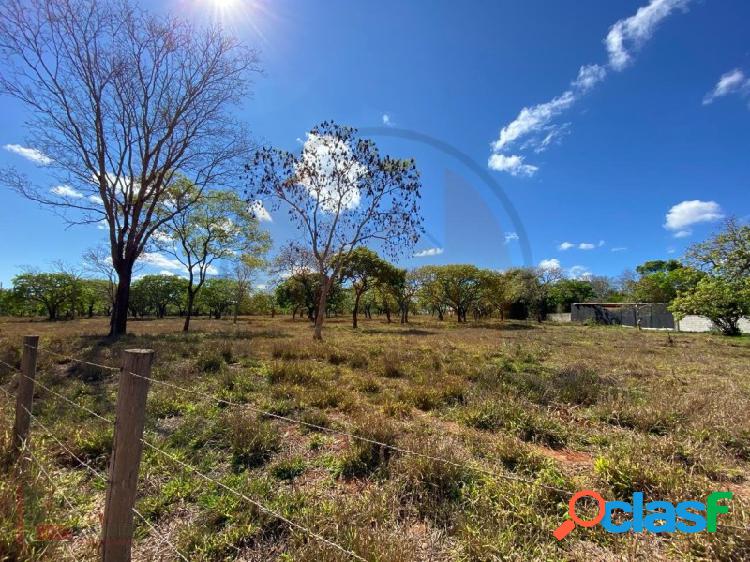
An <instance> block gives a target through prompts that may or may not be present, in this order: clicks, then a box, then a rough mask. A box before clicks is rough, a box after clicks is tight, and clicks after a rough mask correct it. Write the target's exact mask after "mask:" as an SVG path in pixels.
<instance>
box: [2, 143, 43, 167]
mask: <svg viewBox="0 0 750 562" xmlns="http://www.w3.org/2000/svg"><path fill="white" fill-rule="evenodd" d="M3 148H4V149H5V150H7V151H8V152H12V153H13V154H18V155H19V156H23V157H24V158H26V160H31V161H32V162H33V163H34V164H39V165H40V166H47V165H49V164H52V159H51V158H49V157H48V156H47V155H46V154H43V153H42V152H40V151H38V150H37V149H36V148H28V147H26V146H21V145H20V144H6V145H5V146H3Z"/></svg>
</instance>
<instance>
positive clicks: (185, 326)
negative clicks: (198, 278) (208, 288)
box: [182, 288, 195, 332]
mask: <svg viewBox="0 0 750 562" xmlns="http://www.w3.org/2000/svg"><path fill="white" fill-rule="evenodd" d="M194 302H195V293H194V292H193V291H191V290H190V288H188V298H187V310H186V311H185V323H184V324H183V325H182V331H183V332H187V331H188V330H190V318H191V317H192V316H193V303H194Z"/></svg>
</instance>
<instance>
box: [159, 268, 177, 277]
mask: <svg viewBox="0 0 750 562" xmlns="http://www.w3.org/2000/svg"><path fill="white" fill-rule="evenodd" d="M159 275H174V276H175V277H177V274H176V273H175V272H174V271H169V270H168V269H162V270H161V271H160V272H159Z"/></svg>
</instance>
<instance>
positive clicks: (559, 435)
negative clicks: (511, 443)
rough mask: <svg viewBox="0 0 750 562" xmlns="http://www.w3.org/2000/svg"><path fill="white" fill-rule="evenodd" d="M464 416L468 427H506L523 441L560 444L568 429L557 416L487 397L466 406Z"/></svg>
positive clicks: (550, 445) (494, 428) (487, 428)
mask: <svg viewBox="0 0 750 562" xmlns="http://www.w3.org/2000/svg"><path fill="white" fill-rule="evenodd" d="M461 419H462V421H463V422H464V423H465V424H466V425H468V426H469V427H474V428H476V429H481V430H484V431H495V430H498V429H505V430H506V431H510V432H511V433H513V434H515V435H516V436H517V437H518V438H519V439H521V440H522V441H532V442H535V443H541V444H543V445H546V446H548V447H551V448H553V449H557V448H561V447H562V446H564V445H565V443H566V441H567V437H566V432H565V429H564V428H563V427H562V426H561V425H560V424H559V423H557V422H556V421H555V420H553V419H552V418H550V417H549V416H548V415H544V414H540V413H538V412H536V411H534V410H532V409H530V408H529V409H524V408H522V407H520V406H518V405H516V404H507V403H500V402H495V401H489V400H488V401H485V402H482V403H481V404H479V405H477V406H473V407H471V408H468V409H467V410H465V411H464V412H463V413H462V414H461Z"/></svg>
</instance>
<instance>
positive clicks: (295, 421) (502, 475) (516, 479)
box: [129, 373, 573, 496]
mask: <svg viewBox="0 0 750 562" xmlns="http://www.w3.org/2000/svg"><path fill="white" fill-rule="evenodd" d="M129 374H130V375H133V376H134V377H138V378H141V379H146V380H149V381H151V382H154V383H156V384H160V385H163V386H168V387H171V388H174V389H176V390H180V391H183V392H188V393H191V394H198V395H200V396H202V397H204V398H205V397H209V398H211V399H213V400H216V401H217V402H219V403H220V404H225V405H227V406H234V407H239V408H247V409H248V410H251V411H252V412H255V413H257V414H260V415H263V416H267V417H270V418H274V419H278V420H281V421H284V422H287V423H293V424H296V425H301V426H304V427H309V428H311V429H316V430H318V431H323V432H327V433H331V434H334V435H339V436H341V437H348V438H350V439H354V440H358V441H363V442H365V443H369V444H371V445H377V446H379V447H383V448H385V449H389V450H391V451H395V452H398V453H402V454H405V455H413V456H417V457H421V458H424V459H427V460H431V461H434V462H440V463H444V464H447V465H449V466H453V467H456V468H463V469H469V470H474V471H476V472H481V473H483V474H485V475H488V476H490V477H493V478H495V477H497V478H502V479H505V480H510V481H514V482H520V483H525V484H530V485H533V486H538V487H540V488H544V489H546V490H549V491H553V492H557V493H559V494H563V495H566V496H572V495H573V492H571V491H569V490H565V489H563V488H558V487H556V486H550V485H548V484H543V483H541V482H537V481H536V480H531V479H529V478H522V477H520V476H515V475H511V474H506V473H501V472H495V471H492V470H488V469H485V468H483V467H479V466H475V465H465V464H462V463H458V462H456V461H452V460H450V459H446V458H443V457H438V456H434V455H429V454H427V453H420V452H419V451H414V450H412V449H406V448H404V447H399V446H397V445H391V444H389V443H383V442H382V441H377V440H375V439H370V438H368V437H363V436H361V435H356V434H353V433H348V432H346V431H341V430H339V429H333V428H330V427H325V426H322V425H318V424H314V423H310V422H306V421H303V420H298V419H295V418H290V417H288V416H283V415H281V414H274V413H273V412H268V411H265V410H262V409H260V408H256V407H255V406H253V405H251V404H246V403H239V402H232V401H231V400H226V399H224V398H220V397H218V396H216V395H207V394H206V393H204V392H201V391H198V390H193V389H189V388H184V387H181V386H178V385H176V384H173V383H169V382H166V381H161V380H158V379H154V378H151V377H146V376H144V375H139V374H137V373H129Z"/></svg>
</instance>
